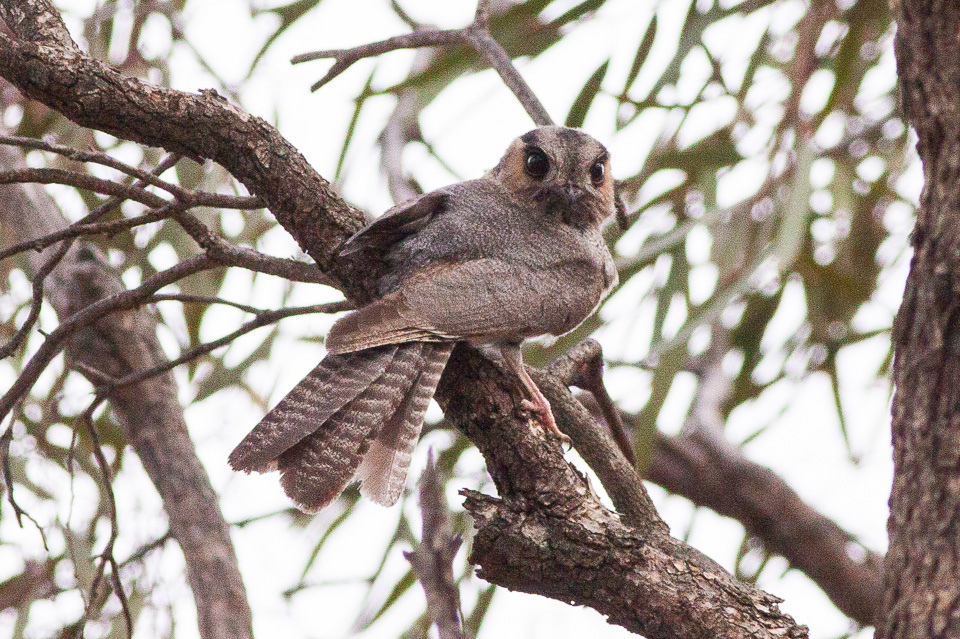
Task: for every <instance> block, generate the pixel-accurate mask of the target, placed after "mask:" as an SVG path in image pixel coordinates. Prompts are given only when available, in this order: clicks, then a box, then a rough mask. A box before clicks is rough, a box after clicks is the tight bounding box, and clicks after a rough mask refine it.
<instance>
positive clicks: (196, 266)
mask: <svg viewBox="0 0 960 639" xmlns="http://www.w3.org/2000/svg"><path fill="white" fill-rule="evenodd" d="M217 266H218V264H217V263H216V262H215V261H214V260H213V259H212V258H211V257H210V256H208V255H198V256H195V257H192V258H189V259H186V260H184V261H182V262H180V263H179V264H177V265H176V266H173V267H171V268H169V269H167V270H165V271H161V272H159V273H157V274H156V275H154V276H152V277H150V278H149V279H147V280H146V281H145V282H144V283H143V284H141V285H140V286H138V287H137V288H135V289H131V290H129V291H124V292H123V293H119V294H117V295H113V296H111V297H108V298H105V299H102V300H100V301H98V302H94V303H93V304H91V305H89V306H87V307H86V308H84V309H83V310H80V311H78V312H76V313H74V314H73V315H71V316H70V317H68V318H67V319H66V320H64V321H63V322H61V324H60V325H59V326H58V327H57V328H56V329H55V330H54V331H53V332H51V333H50V334H49V335H48V336H47V339H46V340H45V341H44V342H43V343H42V344H41V345H40V348H38V349H37V352H36V353H34V355H33V357H31V358H30V361H29V362H27V365H26V366H24V368H23V370H22V371H21V372H20V375H19V377H17V379H16V381H14V383H13V386H11V387H10V389H9V390H8V391H7V392H6V393H5V394H4V395H3V397H0V420H2V419H3V418H4V417H6V416H7V414H8V413H9V412H10V410H11V409H12V408H13V406H14V405H15V404H16V403H17V402H18V401H20V399H22V398H23V397H24V395H26V393H28V392H29V391H30V389H31V388H32V387H33V385H34V383H36V381H37V378H38V377H39V376H40V374H41V373H42V372H43V371H44V369H46V367H47V365H49V364H50V362H51V361H52V360H53V358H54V357H56V356H57V354H58V353H59V352H60V351H61V350H63V348H64V346H65V345H66V342H67V340H68V338H69V337H71V336H72V335H73V333H74V332H76V331H77V330H79V329H80V328H81V327H83V326H86V325H88V324H90V323H92V322H95V321H96V320H98V319H100V318H101V317H103V316H104V315H106V314H108V313H113V312H116V311H121V310H126V309H130V308H134V307H136V306H137V305H139V303H140V301H141V300H143V299H145V298H147V297H149V296H151V295H153V294H154V293H156V292H157V291H158V290H159V289H161V288H163V287H164V286H167V285H169V284H172V283H174V282H177V281H179V280H181V279H183V278H185V277H189V276H190V275H193V274H194V273H199V272H200V271H204V270H208V269H211V268H216V267H217Z"/></svg>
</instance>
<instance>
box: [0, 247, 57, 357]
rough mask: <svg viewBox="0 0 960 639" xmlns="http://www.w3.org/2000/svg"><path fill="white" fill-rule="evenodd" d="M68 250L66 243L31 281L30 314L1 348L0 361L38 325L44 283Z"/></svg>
mask: <svg viewBox="0 0 960 639" xmlns="http://www.w3.org/2000/svg"><path fill="white" fill-rule="evenodd" d="M68 250H70V244H69V243H68V242H64V243H63V244H61V245H60V248H58V249H57V251H56V252H55V253H54V254H53V255H51V256H50V258H49V259H47V261H46V262H44V263H43V266H41V267H40V269H39V270H38V271H37V272H36V273H35V274H34V276H33V279H32V280H31V286H32V289H33V293H32V294H33V298H32V299H31V301H30V313H29V314H28V315H27V319H26V320H25V321H24V322H23V325H22V326H20V328H18V329H17V332H16V333H14V334H13V337H11V338H10V339H9V340H8V341H7V343H6V344H4V345H3V346H2V347H0V360H3V359H6V358H7V357H9V356H10V354H11V353H13V352H14V351H15V350H17V349H18V348H20V345H21V344H23V342H24V341H26V339H27V335H29V334H30V331H32V330H33V326H34V324H36V322H37V319H38V318H39V317H40V308H41V307H42V306H43V287H44V282H45V281H46V278H47V276H48V275H50V273H51V272H52V271H53V269H54V268H56V266H57V264H59V263H60V260H62V259H63V256H64V255H66V254H67V251H68Z"/></svg>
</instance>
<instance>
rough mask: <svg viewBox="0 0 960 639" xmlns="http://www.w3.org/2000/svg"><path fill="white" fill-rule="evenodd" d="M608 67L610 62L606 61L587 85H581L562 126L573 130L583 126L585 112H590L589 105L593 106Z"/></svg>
mask: <svg viewBox="0 0 960 639" xmlns="http://www.w3.org/2000/svg"><path fill="white" fill-rule="evenodd" d="M609 66H610V60H609V59H608V60H607V61H606V62H604V63H603V64H601V65H600V66H599V67H598V68H597V70H596V71H594V72H593V75H591V76H590V79H589V80H587V83H586V84H585V85H583V88H582V89H581V90H580V95H578V96H577V99H576V100H574V101H573V105H572V106H571V107H570V112H569V113H568V114H567V119H566V121H565V122H564V123H563V124H564V126H569V127H573V128H580V127H582V126H583V121H584V120H585V119H586V117H587V111H589V110H590V105H592V104H593V101H594V99H595V98H596V97H597V94H598V93H599V92H600V85H601V84H603V79H604V77H606V75H607V68H608V67H609Z"/></svg>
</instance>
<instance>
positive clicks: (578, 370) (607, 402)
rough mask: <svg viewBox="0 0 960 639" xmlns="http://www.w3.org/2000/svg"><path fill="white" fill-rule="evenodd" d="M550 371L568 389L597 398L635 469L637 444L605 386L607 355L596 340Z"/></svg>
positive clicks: (586, 342)
mask: <svg viewBox="0 0 960 639" xmlns="http://www.w3.org/2000/svg"><path fill="white" fill-rule="evenodd" d="M549 370H550V372H552V373H553V374H554V375H557V376H558V377H559V378H560V379H561V380H562V381H563V383H564V384H565V385H567V386H576V387H578V388H582V389H583V390H585V391H589V392H590V393H591V394H592V395H593V397H594V399H596V400H597V404H598V405H599V406H600V410H601V411H602V413H603V419H604V421H605V422H606V424H607V427H608V428H609V429H610V434H611V435H612V436H613V439H614V441H615V442H617V446H618V447H619V448H620V452H621V453H623V456H624V457H626V458H627V461H628V462H630V465H631V466H636V465H637V458H636V456H635V455H634V453H633V444H631V443H630V437H629V436H628V435H627V431H626V429H625V428H624V427H623V421H622V420H621V419H620V411H619V410H618V409H617V406H616V404H614V402H613V398H611V397H610V394H609V393H608V392H607V387H606V386H604V384H603V351H602V350H601V348H600V344H599V343H598V342H597V341H596V340H593V339H585V340H583V341H582V342H580V343H579V344H577V345H576V346H574V347H573V348H571V349H570V350H568V351H567V352H566V353H565V354H564V355H562V356H561V357H558V358H557V359H556V360H555V361H554V362H553V363H551V364H550V369H549Z"/></svg>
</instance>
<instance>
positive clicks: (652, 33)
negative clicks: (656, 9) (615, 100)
mask: <svg viewBox="0 0 960 639" xmlns="http://www.w3.org/2000/svg"><path fill="white" fill-rule="evenodd" d="M656 37H657V16H656V15H654V16H653V19H651V20H650V24H648V25H647V30H646V32H645V33H644V34H643V39H642V40H641V41H640V46H639V47H637V55H636V56H634V58H633V64H631V65H630V72H629V73H628V74H627V79H626V80H625V81H624V83H623V92H622V93H621V99H624V100H625V99H626V97H627V94H628V93H629V92H630V87H632V86H633V83H634V82H635V81H636V80H637V76H638V75H640V69H641V68H643V63H644V62H646V61H647V56H648V55H650V49H651V48H652V47H653V41H654V39H655V38H656Z"/></svg>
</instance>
